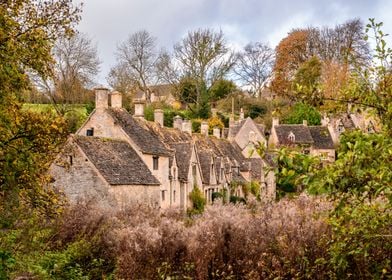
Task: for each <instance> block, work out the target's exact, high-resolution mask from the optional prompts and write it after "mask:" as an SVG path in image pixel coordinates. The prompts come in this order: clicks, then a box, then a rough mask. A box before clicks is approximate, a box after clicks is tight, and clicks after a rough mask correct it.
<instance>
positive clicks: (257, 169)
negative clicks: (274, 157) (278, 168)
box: [249, 158, 263, 181]
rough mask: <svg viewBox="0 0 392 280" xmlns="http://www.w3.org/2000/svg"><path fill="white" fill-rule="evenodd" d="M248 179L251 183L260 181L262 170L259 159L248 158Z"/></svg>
mask: <svg viewBox="0 0 392 280" xmlns="http://www.w3.org/2000/svg"><path fill="white" fill-rule="evenodd" d="M249 161H250V177H251V180H252V181H260V180H261V172H262V168H263V164H262V159H261V158H250V159H249Z"/></svg>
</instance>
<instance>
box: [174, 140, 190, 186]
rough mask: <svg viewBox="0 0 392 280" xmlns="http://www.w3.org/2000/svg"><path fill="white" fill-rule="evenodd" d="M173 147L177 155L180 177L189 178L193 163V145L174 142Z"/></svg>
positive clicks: (182, 178)
mask: <svg viewBox="0 0 392 280" xmlns="http://www.w3.org/2000/svg"><path fill="white" fill-rule="evenodd" d="M172 147H173V148H174V150H175V155H176V161H177V166H178V179H180V180H187V179H188V173H189V167H190V163H191V156H192V145H191V143H175V144H172Z"/></svg>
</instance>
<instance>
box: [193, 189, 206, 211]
mask: <svg viewBox="0 0 392 280" xmlns="http://www.w3.org/2000/svg"><path fill="white" fill-rule="evenodd" d="M189 199H190V200H191V202H192V209H191V210H190V212H189V213H191V214H201V213H203V211H204V206H205V205H206V199H205V197H204V195H203V193H202V192H201V190H200V189H199V188H198V187H197V186H195V187H193V190H192V192H191V193H190V194H189Z"/></svg>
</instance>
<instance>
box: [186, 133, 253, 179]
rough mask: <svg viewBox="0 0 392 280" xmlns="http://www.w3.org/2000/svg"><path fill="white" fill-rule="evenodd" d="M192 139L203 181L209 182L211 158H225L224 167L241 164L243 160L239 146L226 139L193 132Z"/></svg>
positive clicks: (216, 159) (217, 159)
mask: <svg viewBox="0 0 392 280" xmlns="http://www.w3.org/2000/svg"><path fill="white" fill-rule="evenodd" d="M193 139H194V141H195V143H196V147H197V153H198V156H199V161H200V166H201V171H202V174H203V183H206V184H208V183H209V180H210V177H211V174H210V172H211V164H212V160H214V162H215V161H219V160H220V161H221V160H222V159H225V160H224V164H225V168H226V169H230V168H231V167H233V166H237V165H240V166H241V165H242V164H243V162H244V161H245V158H244V156H243V155H242V153H241V150H240V149H239V147H238V146H237V145H235V144H232V143H230V142H229V141H228V140H226V139H217V138H215V137H205V136H203V135H201V134H194V135H193ZM214 164H215V163H214Z"/></svg>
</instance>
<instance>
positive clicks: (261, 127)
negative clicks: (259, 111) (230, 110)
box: [228, 117, 265, 138]
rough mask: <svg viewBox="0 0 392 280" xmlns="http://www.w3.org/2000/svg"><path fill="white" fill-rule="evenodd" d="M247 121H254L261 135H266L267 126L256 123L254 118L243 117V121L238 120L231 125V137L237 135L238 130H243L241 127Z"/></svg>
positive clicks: (229, 132) (229, 134)
mask: <svg viewBox="0 0 392 280" xmlns="http://www.w3.org/2000/svg"><path fill="white" fill-rule="evenodd" d="M247 121H252V122H254V124H255V126H256V128H257V129H258V130H259V132H260V133H261V135H264V132H265V127H264V125H262V124H258V123H256V122H255V121H254V120H252V119H251V118H250V117H247V118H246V119H243V120H241V121H238V122H236V123H235V124H234V125H232V126H230V128H229V131H228V136H229V138H234V137H236V136H237V134H238V132H239V131H240V130H241V128H242V127H243V126H244V124H245V123H246V122H247Z"/></svg>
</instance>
